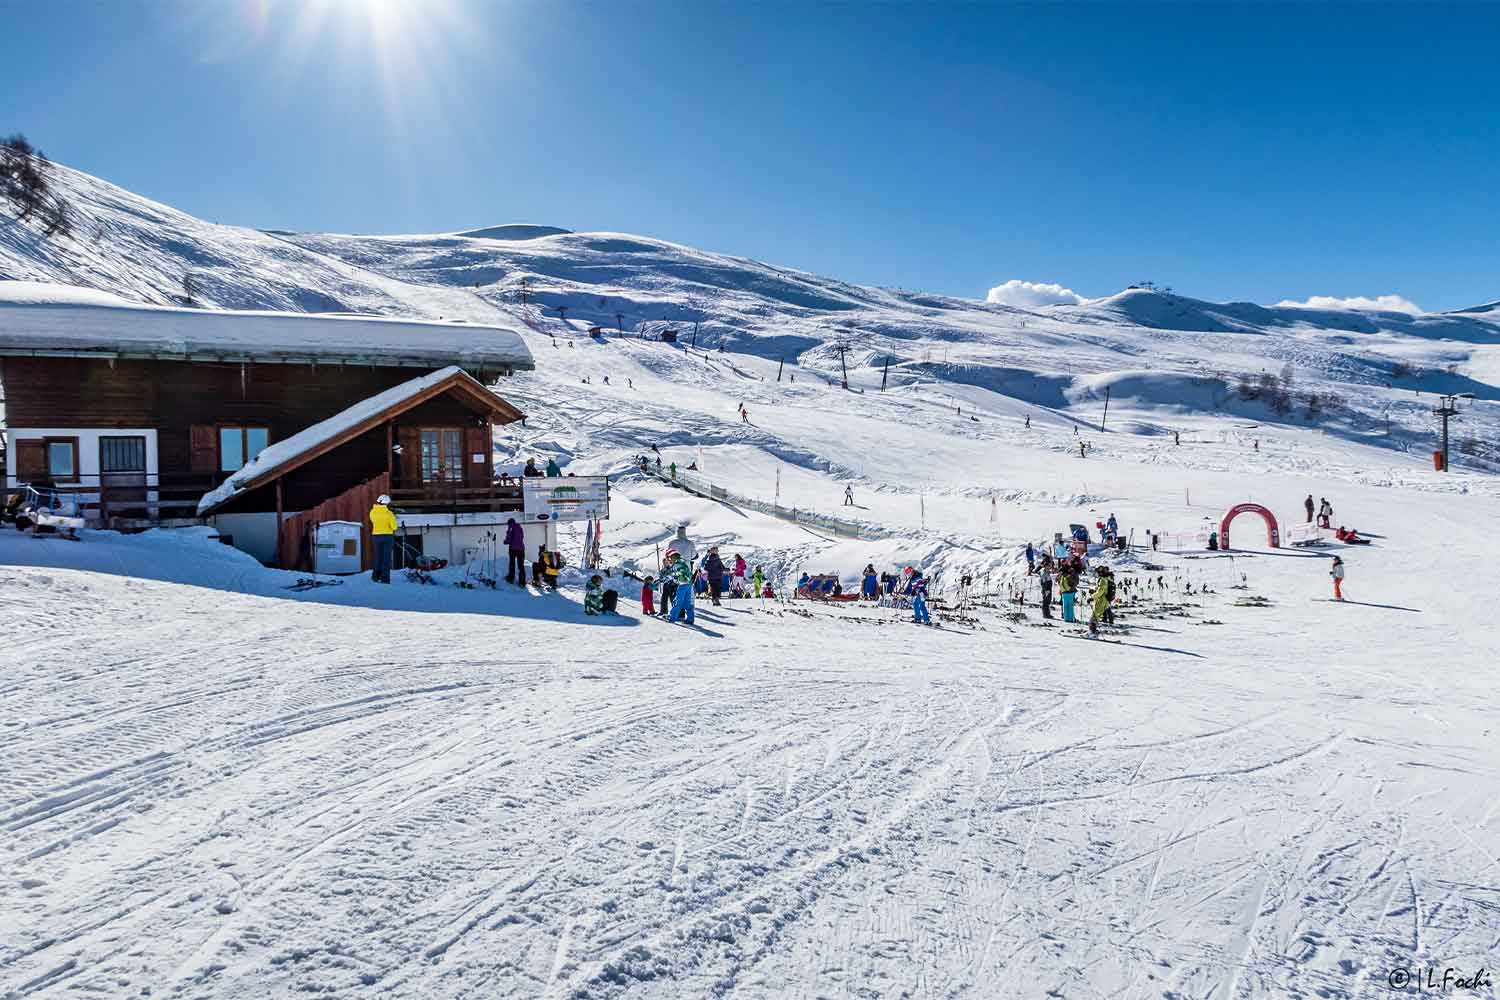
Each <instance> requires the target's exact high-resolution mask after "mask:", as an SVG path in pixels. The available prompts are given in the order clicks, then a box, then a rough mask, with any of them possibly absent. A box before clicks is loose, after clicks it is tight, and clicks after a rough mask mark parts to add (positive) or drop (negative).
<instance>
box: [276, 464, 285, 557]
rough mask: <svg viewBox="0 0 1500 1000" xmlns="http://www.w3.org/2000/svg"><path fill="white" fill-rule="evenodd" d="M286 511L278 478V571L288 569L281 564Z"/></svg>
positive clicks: (279, 478) (278, 478)
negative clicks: (282, 535) (283, 520)
mask: <svg viewBox="0 0 1500 1000" xmlns="http://www.w3.org/2000/svg"><path fill="white" fill-rule="evenodd" d="M285 511H286V507H285V505H284V504H283V503H282V498H281V477H280V476H277V477H276V568H277V569H286V567H285V566H283V565H282V564H281V563H282V558H281V548H282V538H281V522H282V519H283V518H284V517H285Z"/></svg>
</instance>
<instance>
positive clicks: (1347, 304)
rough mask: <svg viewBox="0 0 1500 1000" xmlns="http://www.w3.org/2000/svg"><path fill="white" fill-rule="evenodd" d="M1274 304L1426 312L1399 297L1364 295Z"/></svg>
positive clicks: (1331, 296)
mask: <svg viewBox="0 0 1500 1000" xmlns="http://www.w3.org/2000/svg"><path fill="white" fill-rule="evenodd" d="M1276 304H1277V305H1278V306H1292V307H1293V308H1298V309H1373V310H1377V311H1380V312H1403V313H1411V314H1412V315H1413V316H1415V315H1417V314H1418V313H1422V312H1426V310H1425V309H1423V308H1422V307H1421V306H1419V305H1417V304H1416V303H1415V302H1413V301H1412V300H1411V299H1407V298H1402V297H1401V296H1400V295H1377V296H1376V297H1375V298H1373V299H1372V298H1369V297H1367V296H1364V295H1351V296H1349V297H1348V298H1346V299H1341V298H1337V297H1335V296H1333V295H1312V296H1309V297H1308V299H1307V301H1306V302H1293V301H1292V300H1291V299H1282V300H1281V301H1280V302H1278V303H1276Z"/></svg>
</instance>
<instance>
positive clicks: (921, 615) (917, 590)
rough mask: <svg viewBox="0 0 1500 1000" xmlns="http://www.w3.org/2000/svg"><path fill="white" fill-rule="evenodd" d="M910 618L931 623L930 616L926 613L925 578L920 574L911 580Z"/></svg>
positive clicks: (926, 623)
mask: <svg viewBox="0 0 1500 1000" xmlns="http://www.w3.org/2000/svg"><path fill="white" fill-rule="evenodd" d="M911 620H912V621H913V622H916V623H919V624H923V625H931V624H932V616H931V615H929V614H928V613H927V580H926V579H924V578H923V577H920V576H919V577H917V578H916V579H914V580H912V582H911Z"/></svg>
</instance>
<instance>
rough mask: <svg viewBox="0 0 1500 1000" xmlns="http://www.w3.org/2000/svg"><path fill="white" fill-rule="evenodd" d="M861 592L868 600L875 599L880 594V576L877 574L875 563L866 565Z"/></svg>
mask: <svg viewBox="0 0 1500 1000" xmlns="http://www.w3.org/2000/svg"><path fill="white" fill-rule="evenodd" d="M861 593H862V594H864V596H865V598H866V599H867V600H871V601H873V600H875V598H876V597H878V596H879V595H880V578H879V577H877V576H876V575H875V564H874V563H867V564H866V565H865V572H864V580H863V588H862V590H861Z"/></svg>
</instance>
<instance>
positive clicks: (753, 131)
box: [0, 0, 1500, 309]
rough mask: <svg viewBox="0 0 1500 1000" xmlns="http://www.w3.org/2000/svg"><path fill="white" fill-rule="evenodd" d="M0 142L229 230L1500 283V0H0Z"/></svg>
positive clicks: (1433, 293) (910, 262)
mask: <svg viewBox="0 0 1500 1000" xmlns="http://www.w3.org/2000/svg"><path fill="white" fill-rule="evenodd" d="M0 7H5V8H8V9H7V10H6V11H5V12H4V13H5V18H6V21H7V23H8V26H9V28H8V30H7V31H6V32H5V34H4V37H0V94H3V95H5V97H4V100H3V101H0V131H3V132H10V131H23V132H25V133H26V134H27V135H28V136H29V137H30V138H31V139H32V140H33V141H34V142H36V143H37V144H38V145H40V146H41V147H42V148H43V149H45V150H46V151H47V152H48V153H49V154H50V155H51V156H52V157H53V158H55V159H57V160H60V161H62V162H65V163H68V164H70V165H73V166H76V167H79V168H80V169H83V170H86V171H88V172H90V173H94V174H97V175H99V176H102V177H104V178H106V179H108V180H111V181H113V182H115V183H118V184H121V185H123V186H124V187H127V188H130V189H131V190H134V191H137V192H140V193H142V194H146V195H149V196H151V197H154V198H157V199H159V200H162V201H165V202H167V203H169V204H172V205H174V206H176V207H179V208H181V209H183V210H185V211H188V212H191V213H193V214H195V215H199V216H202V217H204V218H208V219H213V220H216V221H220V222H230V223H237V224H244V225H252V226H258V227H262V228H287V229H302V230H336V231H344V232H434V231H446V230H457V229H467V228H473V227H477V226H483V225H492V224H497V223H506V222H523V221H524V222H536V223H543V224H549V225H558V226H564V227H567V228H571V229H580V230H583V229H593V230H617V231H625V232H634V233H643V234H649V235H653V236H658V237H662V238H665V239H670V240H675V241H678V242H682V243H687V244H690V245H694V246H700V247H704V248H707V249H713V250H720V251H724V252H729V253H736V254H742V255H746V256H751V257H756V258H760V259H764V260H770V261H773V262H776V263H780V264H787V265H791V266H795V267H801V268H806V269H808V270H812V271H816V272H819V273H822V274H828V275H832V276H836V277H841V278H845V279H848V280H851V281H858V282H864V283H871V284H881V285H892V286H899V287H904V288H920V289H925V290H931V291H938V292H946V293H950V294H957V295H967V296H974V297H983V296H984V295H985V293H986V290H987V289H989V288H990V287H991V286H995V285H998V284H1000V283H1002V282H1005V281H1007V280H1011V279H1018V280H1022V281H1029V282H1056V283H1061V284H1062V285H1065V286H1067V287H1068V288H1071V289H1075V290H1077V292H1079V293H1081V294H1083V295H1087V296H1096V295H1104V294H1108V293H1111V292H1113V291H1116V290H1118V289H1119V288H1121V287H1123V286H1124V285H1126V284H1128V283H1129V282H1131V281H1135V280H1138V279H1152V280H1155V281H1157V282H1159V283H1162V284H1170V285H1172V286H1173V287H1175V288H1176V289H1177V290H1178V291H1179V292H1182V293H1185V294H1190V295H1196V296H1199V297H1203V298H1209V299H1237V300H1250V301H1257V302H1275V301H1278V300H1281V299H1286V298H1291V299H1299V300H1300V299H1305V298H1307V297H1309V296H1314V295H1331V296H1368V297H1375V296H1379V295H1401V296H1405V297H1406V298H1407V299H1410V300H1414V301H1415V302H1417V303H1419V304H1421V305H1422V306H1423V307H1425V308H1428V309H1447V308H1457V307H1462V306H1466V305H1472V304H1475V303H1478V302H1481V301H1489V300H1493V299H1496V298H1500V250H1497V246H1500V243H1497V240H1496V236H1497V226H1496V220H1497V219H1500V61H1497V58H1496V55H1497V52H1500V48H1497V40H1500V5H1486V6H1481V5H1476V6H1467V7H1456V6H1445V5H1424V6H1414V7H1392V6H1385V5H1359V6H1352V7H1333V6H1326V5H1318V4H1296V5H1290V6H1271V5H1262V4H1246V5H1235V6H1209V5H1165V6H1150V7H1137V6H1128V5H1102V6H1101V5H1095V6H1086V7H1073V6H1065V5H1044V6H1002V5H992V4H968V5H963V6H944V5H938V4H920V5H915V4H914V5H901V4H873V3H872V4H855V3H847V4H832V3H829V4H818V3H806V4H786V5H776V4H768V3H760V2H757V3H748V2H747V3H742V4H733V5H731V4H718V3H693V4H686V3H685V4H675V3H636V2H629V0H620V2H612V3H592V4H572V3H565V2H555V3H505V2H499V0H296V2H294V0H232V2H222V3H214V2H212V0H198V2H192V3H187V2H177V0H157V2H153V3H135V2H130V0H119V2H111V3H102V2H100V3H96V2H83V0H57V2H54V3H47V4H38V3H31V2H27V0H0Z"/></svg>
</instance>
